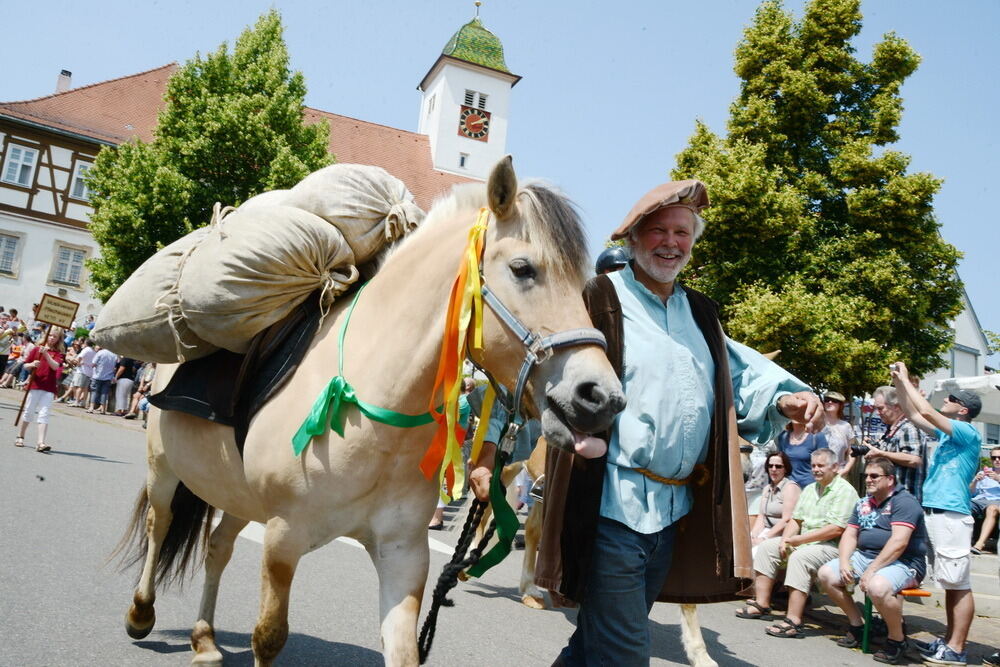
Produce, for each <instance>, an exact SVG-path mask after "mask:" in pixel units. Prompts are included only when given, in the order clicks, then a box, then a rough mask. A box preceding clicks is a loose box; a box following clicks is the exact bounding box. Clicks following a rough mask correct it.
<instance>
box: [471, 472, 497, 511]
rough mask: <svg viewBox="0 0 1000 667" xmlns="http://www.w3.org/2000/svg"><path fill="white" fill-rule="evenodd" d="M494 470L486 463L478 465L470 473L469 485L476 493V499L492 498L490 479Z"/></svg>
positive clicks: (484, 500)
mask: <svg viewBox="0 0 1000 667" xmlns="http://www.w3.org/2000/svg"><path fill="white" fill-rule="evenodd" d="M492 477H493V470H491V469H490V468H489V467H487V466H485V465H481V466H476V467H475V468H473V469H472V472H470V473H469V487H470V488H471V489H472V492H473V493H474V494H476V500H478V501H480V502H486V501H487V500H489V499H490V480H491V478H492Z"/></svg>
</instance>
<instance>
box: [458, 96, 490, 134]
mask: <svg viewBox="0 0 1000 667" xmlns="http://www.w3.org/2000/svg"><path fill="white" fill-rule="evenodd" d="M458 133H459V134H460V135H461V136H463V137H468V138H469V139H475V140H476V141H487V140H488V139H489V133H490V112H489V111H484V110H483V109H476V108H475V107H467V106H465V105H462V111H461V113H459V115H458Z"/></svg>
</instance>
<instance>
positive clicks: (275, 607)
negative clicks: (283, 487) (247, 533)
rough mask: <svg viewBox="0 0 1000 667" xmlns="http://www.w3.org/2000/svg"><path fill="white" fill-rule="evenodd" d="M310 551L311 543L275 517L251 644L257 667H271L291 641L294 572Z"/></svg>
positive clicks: (266, 538) (266, 547)
mask: <svg viewBox="0 0 1000 667" xmlns="http://www.w3.org/2000/svg"><path fill="white" fill-rule="evenodd" d="M307 548H308V539H307V538H306V539H303V538H302V537H301V536H299V535H298V534H297V533H296V532H295V531H293V530H292V528H291V527H290V526H289V525H288V522H287V521H285V520H284V519H282V518H280V517H274V518H272V519H271V520H270V521H268V522H267V529H266V530H265V532H264V559H263V563H262V564H261V590H260V614H259V616H258V617H257V625H256V627H254V629H253V641H252V642H251V643H252V645H253V655H254V665H256V667H267V666H268V665H271V664H272V663H273V662H274V659H275V658H276V657H277V655H278V653H280V652H281V649H282V648H283V647H284V646H285V642H286V641H287V640H288V594H289V591H290V590H291V588H292V578H293V577H294V576H295V568H296V567H297V566H298V564H299V559H300V558H301V557H302V554H303V553H305V551H306V549H307Z"/></svg>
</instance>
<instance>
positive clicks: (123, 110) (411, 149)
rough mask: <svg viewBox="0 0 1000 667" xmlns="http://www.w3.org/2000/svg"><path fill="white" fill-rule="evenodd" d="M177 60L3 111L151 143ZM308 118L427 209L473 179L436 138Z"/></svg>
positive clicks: (342, 119) (316, 112)
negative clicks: (444, 163) (437, 155)
mask: <svg viewBox="0 0 1000 667" xmlns="http://www.w3.org/2000/svg"><path fill="white" fill-rule="evenodd" d="M176 69H177V65H176V64H175V63H170V64H169V65H164V66H163V67H158V68H157V69H152V70H149V71H147V72H140V73H138V74H132V75H130V76H124V77H121V78H118V79H112V80H110V81H103V82H101V83H95V84H92V85H89V86H83V87H80V88H73V89H71V90H67V91H65V92H62V93H56V94H54V95H48V96H46V97H39V98H37V99H34V100H26V101H23V102H0V114H2V115H6V116H10V117H12V118H18V119H21V120H25V121H28V122H31V123H36V124H39V125H44V126H46V127H50V128H53V129H56V130H63V131H68V132H72V133H74V134H78V135H81V136H84V137H88V138H91V139H95V140H97V141H101V142H107V143H113V144H118V143H122V142H124V141H128V140H129V139H132V138H133V137H138V138H139V139H141V140H143V141H151V140H152V138H153V128H154V127H156V120H157V114H158V112H159V110H160V107H161V106H162V105H163V95H164V93H165V92H166V88H167V80H168V79H169V78H170V75H172V74H173V73H174V71H175V70H176ZM304 115H305V120H306V122H318V121H319V120H321V119H326V121H327V122H328V123H329V124H330V152H331V153H333V155H334V156H335V157H336V158H337V162H351V163H357V164H370V165H374V166H377V167H382V168H383V169H385V170H386V171H388V172H389V173H390V174H392V175H393V176H395V177H396V178H398V179H400V180H401V181H403V182H404V183H405V184H406V187H408V188H409V189H410V192H412V193H413V196H414V197H415V198H416V200H417V204H418V205H419V206H420V207H421V208H423V209H424V210H427V209H428V208H430V205H431V202H432V201H433V200H434V198H435V197H437V196H438V195H439V194H441V193H444V192H446V191H448V190H449V189H450V188H451V186H453V185H455V184H457V183H468V182H470V181H472V180H473V179H470V178H466V177H464V176H460V175H458V174H449V173H447V172H443V171H438V170H436V169H434V166H433V163H432V161H431V148H430V138H429V137H428V136H427V135H426V134H417V133H416V132H407V131H406V130H399V129H396V128H393V127H387V126H385V125H377V124H375V123H369V122H367V121H363V120H357V119H355V118H348V117H347V116H338V115H337V114H333V113H330V112H328V111H322V110H320V109H313V108H310V107H306V109H305V113H304Z"/></svg>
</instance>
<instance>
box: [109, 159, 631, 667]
mask: <svg viewBox="0 0 1000 667" xmlns="http://www.w3.org/2000/svg"><path fill="white" fill-rule="evenodd" d="M487 205H488V206H489V208H490V210H491V212H492V216H491V221H490V224H489V229H488V232H487V236H486V244H485V251H484V256H483V260H482V267H483V268H482V272H483V276H484V278H485V281H486V283H487V284H488V285H489V286H490V288H491V289H492V290H493V291H494V293H495V294H496V295H497V296H498V297H499V298H500V300H501V301H503V303H504V304H505V305H506V306H507V307H508V308H509V309H510V310H511V311H512V312H513V313H514V315H516V316H517V317H518V318H520V320H521V321H522V322H523V323H524V324H525V325H526V326H527V327H528V328H529V329H531V330H532V331H538V332H541V333H544V334H548V333H552V332H558V331H563V330H567V329H573V328H582V327H590V326H591V323H590V319H589V317H588V316H587V311H586V309H585V308H584V304H583V300H582V298H581V291H582V287H583V281H584V266H585V264H586V263H587V261H588V258H587V251H586V244H585V242H584V238H583V231H582V228H581V226H580V222H579V219H578V217H577V215H576V213H575V211H574V210H573V208H572V207H571V205H570V204H569V203H568V201H566V200H565V199H564V198H563V197H562V196H561V195H559V194H557V193H555V192H553V191H552V190H550V189H548V188H547V187H545V186H542V185H538V184H534V185H527V186H524V187H520V188H519V187H518V184H517V179H516V176H515V173H514V170H513V167H512V166H511V163H510V159H509V158H505V159H504V160H502V161H501V162H500V163H499V164H498V165H497V166H496V167H495V168H494V170H493V173H492V174H491V176H490V179H489V182H488V184H487V186H486V187H483V186H481V185H473V186H463V187H462V188H461V189H456V191H454V192H453V193H452V194H451V196H449V197H448V198H446V199H445V200H443V201H441V202H439V203H438V204H437V205H435V207H434V208H433V209H432V210H431V212H430V214H429V216H428V218H427V220H426V222H425V223H424V225H423V226H422V227H421V228H420V229H418V230H417V231H415V232H414V233H413V234H411V236H410V237H409V238H407V239H406V240H405V241H404V242H402V243H401V244H400V246H399V247H398V249H396V250H395V251H394V252H393V254H392V255H391V256H390V258H389V259H388V261H387V262H386V263H385V265H384V266H383V268H382V269H381V270H380V271H379V272H378V273H377V274H376V275H375V277H374V278H373V279H372V280H371V282H370V284H369V286H368V287H367V288H366V289H365V291H364V292H363V294H362V296H361V298H360V300H359V301H358V303H357V307H356V308H355V310H354V313H353V315H352V316H351V320H350V327H349V329H348V330H347V337H346V341H345V344H344V346H345V347H344V352H345V353H344V358H345V362H344V376H345V377H346V378H347V380H348V381H349V382H350V383H352V384H353V386H354V387H355V389H356V390H357V395H358V396H359V397H360V398H362V399H363V400H365V401H367V402H369V403H374V404H376V405H379V406H382V407H385V408H389V409H392V410H395V411H398V412H404V413H407V414H420V413H423V412H425V411H426V410H427V408H428V403H429V401H430V398H431V396H430V394H431V389H432V386H433V383H434V379H435V368H436V365H437V361H438V355H439V350H440V339H441V334H442V328H443V326H444V315H445V309H446V305H447V300H448V291H449V288H450V285H451V283H452V281H453V279H454V276H455V272H456V269H457V267H458V265H459V260H460V257H461V254H462V252H463V251H464V248H465V245H466V240H467V235H468V232H469V229H470V227H471V226H472V224H473V222H474V221H475V219H476V215H477V211H478V210H479V207H481V206H487ZM347 301H349V299H347V298H345V299H342V301H340V302H338V304H337V306H336V307H335V309H334V310H333V312H332V313H331V315H330V316H329V317H328V318H327V320H326V322H325V323H324V325H323V326H322V327H321V330H320V331H319V332H318V334H317V335H316V337H315V339H314V340H313V343H312V345H311V347H310V348H309V350H308V352H307V354H306V356H305V358H304V360H303V362H302V363H301V365H300V366H299V368H298V369H297V370H296V371H295V373H294V375H293V377H292V378H291V379H290V381H289V382H288V383H287V384H286V385H285V386H284V387H283V388H282V389H281V390H280V391H279V392H278V393H277V394H276V395H275V397H274V398H273V399H272V400H271V401H270V402H269V403H268V404H267V405H266V406H265V407H264V408H263V409H262V410H261V411H260V412H259V413H258V414H257V415H256V417H255V418H254V420H253V422H252V423H251V426H250V431H249V435H248V437H247V440H246V446H245V449H244V452H243V456H242V457H240V455H239V453H238V452H237V449H236V444H235V442H234V438H233V431H232V429H230V428H229V427H226V426H222V425H218V424H214V423H210V422H207V421H204V420H201V419H198V418H196V417H192V416H189V415H186V414H182V413H179V412H159V411H154V412H153V414H152V415H151V417H150V422H149V431H148V433H149V436H148V455H147V458H148V465H149V472H148V477H147V483H146V489H145V491H144V492H143V493H142V494H141V496H140V498H139V502H138V504H137V506H136V511H135V517H134V526H135V528H136V530H137V531H138V532H140V533H144V536H142V537H144V539H142V537H141V538H140V540H139V547H140V549H142V550H141V551H140V553H139V554H138V556H137V557H138V558H139V559H141V560H142V562H143V570H142V575H141V578H140V582H139V585H138V587H137V590H136V592H135V596H134V600H133V604H132V606H131V607H130V608H129V611H128V613H127V615H126V629H127V630H128V632H129V634H130V635H131V636H133V637H137V638H138V637H143V636H145V635H146V634H148V633H149V631H150V630H151V629H152V627H153V623H154V620H155V616H154V612H153V602H154V598H155V595H154V583H155V582H154V579H155V580H158V579H159V578H157V576H156V575H157V574H159V575H160V577H162V575H163V574H164V573H166V574H167V575H168V576H169V574H170V572H173V571H174V570H171V569H170V568H171V567H173V568H174V569H175V570H176V568H177V567H178V565H181V566H183V565H184V564H185V561H186V560H187V556H188V554H187V553H185V549H187V548H189V547H191V546H192V545H193V544H195V543H196V542H197V540H198V531H199V528H200V526H201V525H202V521H203V518H202V517H203V516H204V510H205V504H207V505H208V506H211V507H214V508H219V509H221V510H222V511H223V515H222V520H221V523H219V525H218V527H217V528H215V529H214V531H212V533H211V538H210V540H209V542H208V548H207V554H206V558H205V570H206V571H205V586H204V592H203V595H202V600H201V607H200V611H199V615H198V621H197V623H196V625H195V627H194V631H193V632H192V635H191V643H192V647H193V648H194V651H195V656H194V659H193V662H194V663H196V664H212V665H218V664H221V661H222V656H221V654H220V652H219V651H218V649H217V648H216V645H215V641H214V629H213V617H214V613H215V604H216V597H217V594H218V586H219V579H220V576H221V574H222V570H223V568H225V566H226V563H227V562H228V561H229V558H230V555H231V554H232V549H233V544H234V541H235V539H236V536H237V534H238V533H239V531H240V530H241V529H242V528H243V527H244V526H245V525H246V524H247V523H248V522H249V521H259V522H261V523H264V524H265V525H266V532H265V538H264V549H263V564H262V568H261V579H262V581H261V599H260V612H259V616H258V620H257V624H256V627H255V628H254V632H253V640H252V644H253V651H254V656H255V661H256V664H257V665H270V664H271V663H272V662H273V660H274V659H275V657H276V656H277V655H278V653H279V651H281V649H282V647H283V646H284V644H285V641H286V639H287V637H288V621H287V614H288V604H289V589H290V587H291V583H292V578H293V577H294V575H295V568H296V566H297V564H298V562H299V559H300V558H301V557H302V555H303V554H306V553H308V552H310V551H312V550H313V549H317V548H319V547H321V546H323V545H324V544H326V543H328V542H330V541H331V540H333V539H335V538H337V537H340V536H343V535H346V536H350V537H353V538H355V539H357V540H359V541H360V542H361V543H362V544H364V545H365V547H366V549H367V550H368V553H369V556H370V557H371V559H372V561H373V563H374V565H375V568H376V571H377V573H378V577H379V601H380V612H381V628H380V631H381V632H380V634H381V640H382V649H383V653H384V656H385V661H386V664H387V665H416V664H418V652H417V642H416V626H417V617H418V614H419V610H420V602H421V598H422V595H423V589H424V584H425V582H426V579H427V569H428V561H429V554H428V545H427V528H426V526H427V517H428V516H430V514H431V511H432V510H433V508H434V504H435V498H436V495H437V488H438V485H437V482H436V481H428V480H427V479H425V478H424V477H423V476H422V474H421V473H420V471H419V469H418V465H419V463H420V460H421V457H422V456H423V453H424V450H425V448H426V447H427V444H428V442H429V441H430V439H431V436H432V434H433V432H434V428H435V427H434V426H433V425H430V426H423V427H419V428H410V429H401V428H395V427H391V426H386V425H383V424H380V423H375V422H372V421H370V420H368V419H366V418H364V417H363V416H362V415H361V414H360V413H359V412H358V410H357V409H353V408H351V409H348V410H347V412H346V423H345V437H344V438H340V437H339V436H337V435H336V434H333V433H331V432H329V431H328V432H327V433H326V434H325V435H323V436H320V437H316V438H314V439H313V441H312V443H311V444H310V445H309V447H308V448H307V449H306V450H305V452H304V453H303V454H302V456H301V457H296V456H295V455H294V454H293V452H292V447H291V438H292V435H293V434H294V433H295V431H296V429H297V428H298V427H299V425H300V424H301V423H302V421H303V420H304V419H305V418H306V415H307V413H308V412H309V409H310V406H311V405H312V403H313V401H314V399H315V398H316V397H317V396H318V395H319V393H320V392H321V391H322V390H323V388H324V387H325V385H326V383H327V382H328V380H329V379H330V377H331V376H332V375H333V374H334V373H335V372H336V369H337V362H338V352H337V335H338V332H339V329H340V325H341V323H342V321H343V318H344V316H345V312H344V311H345V307H346V302H347ZM524 352H525V351H524V348H523V346H522V344H521V342H520V340H519V339H518V338H516V337H515V336H514V335H513V334H512V333H511V332H510V331H509V330H508V329H507V328H506V327H505V326H504V325H503V324H502V323H501V322H500V321H499V320H498V319H497V318H496V317H495V316H494V315H493V313H492V312H490V311H487V312H486V314H485V323H484V351H483V353H482V354H481V355H479V356H477V359H476V360H477V362H478V363H480V364H481V365H482V366H483V367H484V368H486V369H487V370H489V371H490V372H491V373H493V375H494V376H495V377H496V378H497V379H498V380H499V381H500V382H503V383H504V384H507V385H508V386H511V385H512V383H513V381H514V379H515V375H516V372H517V370H518V368H519V365H520V363H521V360H522V359H523V358H524ZM163 370H164V371H165V372H162V373H158V375H157V389H158V388H162V387H163V385H164V384H165V381H166V379H167V378H168V376H169V375H170V370H169V369H166V368H164V369H163ZM437 400H438V399H437V398H435V402H436V401H437ZM525 403H528V404H530V408H529V409H530V412H531V413H532V415H533V416H536V417H538V416H541V417H542V418H543V422H544V423H545V435H546V437H547V438H548V441H549V442H550V443H554V444H557V445H559V446H563V447H567V448H569V447H572V446H573V439H574V433H575V432H576V433H581V432H597V431H600V430H602V429H604V428H606V427H607V426H608V425H609V424H610V422H611V420H612V419H613V417H614V415H615V414H616V413H617V412H619V411H620V410H621V408H622V407H624V398H623V395H622V390H621V384H620V382H619V381H618V379H617V377H615V374H614V372H613V370H612V369H611V367H610V365H609V363H608V361H607V357H606V356H605V355H604V353H603V351H602V350H601V349H600V348H599V347H597V346H595V345H583V346H577V347H565V348H561V349H559V350H556V351H555V353H554V354H553V355H552V357H551V358H549V359H548V360H547V361H545V362H544V363H542V364H541V365H539V366H536V367H535V369H534V370H533V372H532V376H531V379H530V383H529V386H528V391H527V398H526V401H525ZM188 490H189V492H188ZM192 494H193V496H192ZM175 495H176V496H177V502H176V503H175V504H174V508H175V510H178V511H176V512H175V514H173V515H172V514H171V503H172V501H173V500H174V498H175ZM185 498H187V500H188V501H190V502H189V504H190V505H192V506H194V508H193V509H185V510H183V511H179V508H181V507H183V506H184V503H183V502H182V501H183V500H184V499H185ZM201 501H204V502H203V503H202V502H201ZM199 505H200V507H199ZM172 520H173V523H174V524H175V525H174V527H173V528H171V521H172ZM168 529H169V533H168ZM164 546H166V548H163V547H164ZM175 557H178V558H176V559H175Z"/></svg>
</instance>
